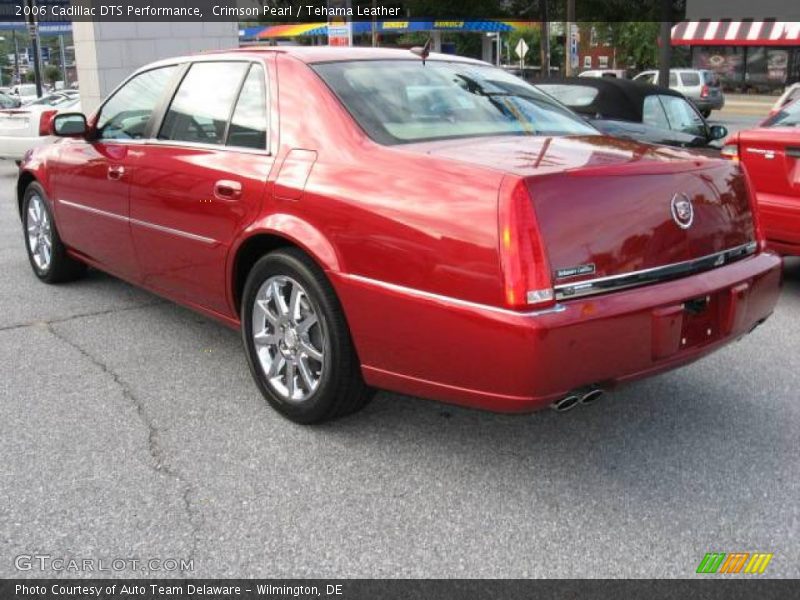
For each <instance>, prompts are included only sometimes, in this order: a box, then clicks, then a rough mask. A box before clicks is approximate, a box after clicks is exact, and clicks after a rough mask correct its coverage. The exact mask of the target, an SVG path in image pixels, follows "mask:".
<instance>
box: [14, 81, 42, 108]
mask: <svg viewBox="0 0 800 600" xmlns="http://www.w3.org/2000/svg"><path fill="white" fill-rule="evenodd" d="M11 95H12V96H16V97H17V98H19V101H20V103H21V104H23V105H25V104H27V103H28V102H33V101H34V100H38V99H39V96H38V95H37V94H36V86H35V85H34V84H32V83H22V84H20V85H15V86H14V87H13V88H11Z"/></svg>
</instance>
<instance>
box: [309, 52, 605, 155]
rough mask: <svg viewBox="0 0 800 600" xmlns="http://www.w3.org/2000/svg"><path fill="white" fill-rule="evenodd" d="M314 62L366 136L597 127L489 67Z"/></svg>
mask: <svg viewBox="0 0 800 600" xmlns="http://www.w3.org/2000/svg"><path fill="white" fill-rule="evenodd" d="M312 68H313V69H314V70H315V71H316V72H317V73H318V74H319V76H320V77H322V79H323V80H324V81H325V83H327V85H328V86H329V87H330V88H331V89H332V90H333V92H334V93H335V94H336V96H338V98H339V100H340V101H341V102H342V104H343V105H344V106H345V108H347V110H348V111H349V112H350V114H351V115H352V116H353V118H354V119H355V120H356V121H357V122H358V124H359V125H360V126H361V127H362V128H363V129H364V131H365V132H366V133H367V135H369V136H370V137H371V138H372V139H374V140H375V141H377V142H379V143H382V144H402V143H411V142H421V141H427V140H436V139H452V138H463V137H475V136H489V135H569V134H588V135H591V134H596V133H597V131H596V130H595V129H594V128H592V127H590V126H589V125H587V124H586V123H585V122H584V121H582V120H581V119H580V118H579V117H577V116H576V115H574V114H573V113H571V112H570V111H569V110H568V109H566V108H565V107H563V106H562V105H560V104H558V103H557V102H555V101H553V100H552V99H551V98H550V97H549V96H547V95H545V94H543V93H542V92H540V91H538V90H537V89H536V88H534V87H533V86H531V85H529V84H528V83H526V82H524V81H523V80H521V79H519V78H517V77H514V76H513V75H509V74H508V73H505V72H504V71H502V70H500V69H496V68H493V67H488V66H486V67H485V66H482V65H473V64H467V63H455V62H453V63H450V62H442V61H427V62H426V63H424V64H423V62H422V61H421V60H418V59H413V60H369V61H343V62H331V63H319V64H316V65H312Z"/></svg>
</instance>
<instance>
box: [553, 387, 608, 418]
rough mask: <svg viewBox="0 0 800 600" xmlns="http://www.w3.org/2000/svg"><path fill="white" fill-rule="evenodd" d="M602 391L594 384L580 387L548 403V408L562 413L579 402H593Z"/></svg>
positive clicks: (583, 403) (587, 403)
mask: <svg viewBox="0 0 800 600" xmlns="http://www.w3.org/2000/svg"><path fill="white" fill-rule="evenodd" d="M604 393H605V392H604V391H603V389H602V388H600V387H598V386H596V385H593V386H589V387H586V388H581V389H578V390H575V391H573V392H570V393H569V394H567V395H566V396H564V397H563V398H560V399H559V400H556V401H555V402H553V403H552V404H551V405H550V408H552V409H553V410H554V411H556V412H560V413H564V412H567V411H568V410H572V409H573V408H575V407H576V406H578V405H579V404H581V405H583V406H589V405H590V404H594V403H595V402H596V401H597V400H599V399H600V397H601V396H602V395H603V394H604Z"/></svg>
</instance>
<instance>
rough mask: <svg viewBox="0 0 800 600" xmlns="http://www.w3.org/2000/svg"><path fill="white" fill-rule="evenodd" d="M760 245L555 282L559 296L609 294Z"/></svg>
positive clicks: (716, 263) (719, 262) (717, 263)
mask: <svg viewBox="0 0 800 600" xmlns="http://www.w3.org/2000/svg"><path fill="white" fill-rule="evenodd" d="M757 247H758V244H757V243H756V242H750V243H748V244H743V245H741V246H736V247H735V248H731V249H729V250H723V251H722V252H716V253H715V254H709V255H708V256H703V257H701V258H695V259H692V260H687V261H683V262H679V263H673V264H671V265H665V266H663V267H653V268H652V269H643V270H641V271H633V272H632V273H624V274H622V275H611V276H608V277H598V278H596V279H587V280H586V281H576V282H574V283H567V284H562V285H557V286H555V290H556V300H570V299H572V298H582V297H584V296H593V295H595V294H606V293H608V292H613V291H616V290H622V289H627V288H632V287H638V286H642V285H648V284H651V283H658V282H661V281H668V280H670V279H676V278H678V277H686V276H687V275H694V274H695V273H701V272H703V271H709V270H711V269H716V268H717V267H721V266H723V265H727V264H729V263H731V262H734V261H736V260H739V259H741V258H744V257H745V256H750V255H752V254H754V253H755V251H756V248H757Z"/></svg>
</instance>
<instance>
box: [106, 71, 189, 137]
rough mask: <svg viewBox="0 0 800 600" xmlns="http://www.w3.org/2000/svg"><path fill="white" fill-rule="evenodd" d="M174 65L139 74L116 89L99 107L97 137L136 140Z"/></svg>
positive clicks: (142, 132)
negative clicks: (101, 106)
mask: <svg viewBox="0 0 800 600" xmlns="http://www.w3.org/2000/svg"><path fill="white" fill-rule="evenodd" d="M176 68H177V67H175V66H169V67H161V68H159V69H153V70H151V71H145V72H144V73H139V74H138V75H136V76H134V77H133V78H132V79H129V80H128V81H127V82H126V83H125V85H123V86H122V87H121V88H119V89H118V90H117V91H116V92H115V93H114V95H113V96H111V98H109V99H108V101H107V102H106V103H105V104H104V105H103V108H102V109H100V116H99V117H98V118H97V137H98V139H101V140H138V139H141V138H143V137H144V134H145V129H146V128H147V123H148V121H149V120H150V117H151V115H152V114H153V111H154V110H155V108H156V105H157V104H158V102H159V101H160V100H161V96H162V95H163V94H164V90H165V89H166V87H167V85H168V84H169V81H170V79H171V78H172V76H173V75H174V74H175V72H176V71H175V70H176Z"/></svg>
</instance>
